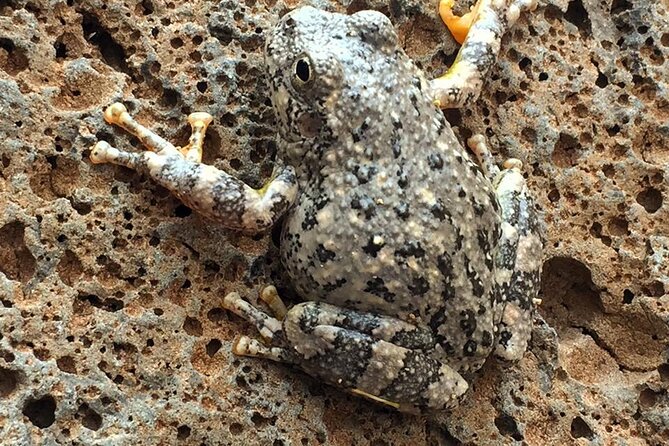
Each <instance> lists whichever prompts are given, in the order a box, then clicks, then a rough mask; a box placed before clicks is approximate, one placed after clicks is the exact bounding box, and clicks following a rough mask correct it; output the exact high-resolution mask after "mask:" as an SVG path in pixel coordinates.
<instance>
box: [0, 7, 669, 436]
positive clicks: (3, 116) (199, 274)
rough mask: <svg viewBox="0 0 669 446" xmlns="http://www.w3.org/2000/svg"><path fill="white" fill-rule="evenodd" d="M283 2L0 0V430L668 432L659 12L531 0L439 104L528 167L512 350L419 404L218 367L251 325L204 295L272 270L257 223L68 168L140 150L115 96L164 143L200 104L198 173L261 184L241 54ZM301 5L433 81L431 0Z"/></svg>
mask: <svg viewBox="0 0 669 446" xmlns="http://www.w3.org/2000/svg"><path fill="white" fill-rule="evenodd" d="M299 3H300V2H299V1H297V0H264V1H254V0H246V1H241V2H237V1H229V0H224V1H220V2H216V1H198V0H196V1H190V2H179V1H176V0H175V1H171V2H170V1H164V0H142V1H135V0H125V1H123V0H112V1H108V2H107V1H103V0H87V1H76V0H67V1H59V0H50V1H48V0H30V1H26V0H0V443H1V444H3V445H31V444H35V445H37V444H40V445H41V444H46V445H51V444H82V445H92V444H100V445H125V444H128V445H130V444H133V445H134V444H161V445H170V444H192V445H224V444H249V445H253V444H259V445H276V446H278V445H319V444H332V445H349V444H361V445H365V444H368V445H375V446H380V445H391V444H392V445H402V444H411V445H422V444H430V445H452V444H466V445H475V444H481V445H485V444H524V445H564V444H580V445H585V444H593V445H609V444H616V445H661V444H667V443H668V442H669V407H668V406H669V396H668V393H667V392H668V388H669V358H668V353H667V345H668V344H669V343H668V337H669V328H668V327H669V324H668V322H669V277H668V268H669V267H668V266H667V265H668V263H667V262H668V261H669V223H668V221H669V195H668V191H667V190H668V184H669V93H668V78H667V77H668V75H667V73H668V72H669V71H668V70H669V61H668V59H669V11H668V9H669V6H668V4H667V1H666V0H662V1H648V0H571V1H569V0H542V1H541V2H540V6H539V8H538V10H537V11H536V12H535V13H534V14H532V15H531V16H528V15H525V16H523V17H522V19H521V20H520V21H519V22H518V24H517V25H516V26H515V28H514V29H513V31H512V32H511V33H510V34H509V35H507V36H506V37H505V39H504V41H503V50H502V54H501V57H500V62H499V66H498V67H497V68H495V69H494V71H493V73H492V76H491V78H490V79H489V80H488V82H487V85H486V88H485V92H484V94H483V96H482V97H481V99H480V100H479V101H478V102H477V103H476V104H472V105H471V106H470V107H469V108H468V109H466V110H459V111H450V112H448V113H447V117H448V118H449V120H450V122H451V123H452V124H453V125H454V126H455V127H456V132H457V133H458V134H459V135H460V137H461V138H463V139H464V138H465V137H467V136H468V135H470V134H471V133H472V132H483V133H485V134H486V135H487V136H488V138H489V140H490V143H491V144H492V146H494V147H495V151H496V152H497V153H498V155H499V157H500V159H501V158H504V157H507V156H515V157H518V158H521V159H522V160H524V162H525V165H526V171H527V176H528V179H529V184H530V187H531V189H532V190H533V191H534V193H535V196H536V197H537V202H538V206H539V207H540V208H541V210H542V211H543V213H544V215H545V221H546V224H547V231H546V232H547V249H546V259H545V264H544V273H543V290H542V296H541V297H542V298H543V299H544V304H543V305H542V306H541V308H540V310H539V313H540V315H541V317H542V318H541V319H539V318H538V320H537V323H536V328H535V331H534V337H533V341H532V345H531V350H530V351H529V352H528V353H527V354H526V355H525V357H524V359H523V360H522V361H521V362H520V363H519V364H518V365H516V366H513V367H506V368H505V367H503V366H502V365H500V364H497V363H494V362H492V363H490V364H487V365H486V366H485V367H484V369H483V370H482V371H481V373H480V374H479V378H478V379H477V380H476V382H475V383H474V386H473V390H472V391H471V394H470V396H469V398H468V400H467V402H466V403H465V404H464V405H463V406H462V407H460V408H459V409H458V410H456V411H454V412H453V413H452V414H450V416H440V417H433V418H421V417H414V416H405V415H401V414H397V413H394V412H392V411H390V410H388V409H385V408H382V407H377V406H375V405H373V404H371V403H369V402H366V401H362V400H359V399H356V398H353V397H351V396H348V395H347V394H344V393H342V392H340V391H337V390H335V389H333V388H330V387H327V386H324V385H322V384H321V383H319V382H317V381H316V380H314V379H312V378H310V377H308V376H306V375H304V374H303V373H301V372H299V371H296V370H293V369H291V368H290V367H287V366H283V365H278V364H274V363H269V362H265V361H259V360H253V359H247V358H236V357H234V356H233V355H232V354H231V353H230V345H231V341H232V339H233V338H234V336H235V334H236V333H248V334H255V331H254V329H253V328H252V327H250V326H249V325H248V324H246V323H244V322H242V321H240V320H239V319H237V318H235V317H231V316H230V315H228V314H227V313H226V312H225V311H224V310H223V309H222V308H221V301H222V298H223V296H224V295H225V294H226V293H227V292H229V291H231V290H238V291H240V292H242V293H243V294H244V295H246V296H249V297H250V298H251V299H254V298H255V296H256V293H257V290H258V289H259V288H260V287H261V286H262V285H263V284H265V283H267V282H270V281H275V280H279V282H280V278H281V272H280V269H278V266H277V264H276V262H275V256H276V246H275V239H276V237H272V236H271V235H269V236H267V237H255V238H248V237H244V236H241V235H238V234H234V233H231V232H228V231H225V230H223V229H221V228H218V227H216V226H215V225H212V224H209V223H207V222H205V221H203V220H201V219H200V218H198V217H197V216H196V215H194V214H191V212H190V210H189V209H188V208H186V207H185V206H183V205H181V204H180V203H179V202H178V201H177V200H176V199H175V198H174V197H172V196H171V195H169V194H168V193H167V192H166V191H165V190H164V189H162V188H160V187H158V186H156V185H155V184H154V183H152V182H151V181H150V180H148V179H147V178H145V177H142V176H139V175H136V174H134V173H133V172H130V171H128V170H126V169H123V168H119V167H114V166H94V165H92V164H91V163H90V161H89V160H88V155H89V153H90V146H91V145H92V144H93V143H94V142H95V141H96V140H98V139H102V138H104V139H106V140H108V141H110V142H111V143H113V144H115V145H118V146H125V147H127V146H128V145H129V144H135V145H137V141H135V140H132V139H131V138H128V137H127V136H126V135H125V134H124V133H122V132H120V131H119V130H117V129H114V128H111V127H110V126H108V125H106V124H105V123H104V122H103V120H102V110H103V108H104V107H105V106H106V105H108V104H109V103H111V102H114V101H118V100H123V101H124V102H125V103H127V104H128V105H129V108H130V109H131V111H132V112H133V113H135V114H136V116H137V117H138V118H139V120H140V121H141V122H144V123H146V124H147V125H149V126H150V127H152V128H154V129H156V130H157V131H158V132H159V133H161V134H162V135H163V136H165V137H167V138H168V139H170V140H172V141H177V142H185V140H186V138H187V136H188V134H189V129H188V126H187V124H186V121H185V117H186V115H187V114H188V113H189V112H191V111H195V110H204V111H208V112H210V113H211V114H213V115H214V117H215V123H214V124H213V126H212V127H211V128H210V130H209V132H208V139H207V142H206V144H205V155H204V156H205V161H206V162H208V163H212V164H215V165H217V166H218V167H221V168H225V169H227V170H229V171H230V172H232V173H234V174H236V175H238V176H239V177H241V178H242V179H244V180H246V181H247V182H249V183H251V184H254V185H260V184H261V183H262V180H263V179H265V178H266V177H267V175H268V174H269V173H270V172H271V167H272V160H273V157H274V156H275V151H276V145H275V141H274V131H273V116H272V113H271V110H270V108H269V107H268V98H267V95H266V84H265V79H264V78H263V69H262V57H261V51H262V46H263V42H264V37H265V35H266V34H267V32H268V29H269V28H270V26H271V23H272V21H273V20H275V19H276V18H277V17H278V16H280V15H281V14H282V13H283V12H285V11H286V10H288V9H291V8H293V7H295V6H297V5H298V4H299ZM313 3H314V4H317V5H319V6H322V7H328V8H331V9H337V10H341V11H348V12H354V11H356V10H360V9H364V8H375V9H380V10H381V11H383V12H385V13H387V14H388V15H389V16H390V17H391V18H392V20H393V22H394V23H395V24H396V26H397V30H398V32H399V34H400V36H401V42H402V44H403V45H404V47H405V48H406V50H407V51H408V52H409V54H410V55H411V56H412V57H414V58H415V60H417V62H418V63H419V64H420V65H421V66H422V67H423V68H424V69H426V70H427V71H428V72H430V73H432V74H435V75H436V74H440V73H442V72H443V71H444V70H445V69H446V67H447V66H448V64H449V63H450V62H451V61H452V60H453V58H454V55H455V52H456V50H457V47H456V45H455V43H454V42H453V40H452V39H451V37H450V36H449V34H448V32H447V31H446V30H445V29H444V28H443V27H442V25H441V23H440V21H439V20H438V18H437V16H436V3H437V0H391V1H390V2H383V1H379V0H354V1H344V0H342V1H340V2H337V3H335V2H330V1H327V0H321V1H317V2H313ZM460 6H461V8H462V9H464V8H465V7H466V4H465V5H460ZM544 321H545V322H544Z"/></svg>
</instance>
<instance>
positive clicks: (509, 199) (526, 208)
mask: <svg viewBox="0 0 669 446" xmlns="http://www.w3.org/2000/svg"><path fill="white" fill-rule="evenodd" d="M467 143H468V145H469V147H470V148H471V149H472V151H473V152H474V154H475V155H476V156H477V158H478V160H479V164H480V165H481V167H482V168H483V171H484V172H485V174H486V175H487V176H488V177H489V178H490V180H491V182H492V183H493V186H494V188H495V193H496V195H497V201H498V202H499V204H500V207H501V212H502V233H501V236H500V239H499V245H498V251H497V256H496V258H495V267H496V270H497V281H498V285H499V286H500V291H501V292H500V296H501V302H498V305H497V310H496V312H497V313H496V314H499V316H498V319H499V321H498V325H497V327H498V331H497V339H498V343H497V347H496V349H495V354H496V355H497V356H499V357H501V358H502V359H505V360H509V361H514V360H518V359H520V358H522V356H523V353H524V352H525V349H526V348H527V344H528V342H529V340H530V335H531V332H532V318H533V313H534V306H535V304H538V303H540V300H539V299H537V295H538V293H539V280H540V276H541V264H542V263H541V262H542V248H543V244H542V241H541V229H540V225H539V219H538V217H537V211H536V210H535V209H534V201H533V200H532V197H531V196H530V193H529V189H528V188H527V184H526V183H525V178H523V174H522V172H521V168H522V163H521V162H520V160H517V159H509V160H507V161H506V162H505V163H504V166H503V169H501V170H500V169H499V168H498V167H497V166H496V165H495V163H494V160H493V157H492V154H491V153H490V151H489V150H488V148H487V146H486V144H485V139H484V137H483V136H482V135H475V136H472V137H471V138H470V139H469V140H468V141H467Z"/></svg>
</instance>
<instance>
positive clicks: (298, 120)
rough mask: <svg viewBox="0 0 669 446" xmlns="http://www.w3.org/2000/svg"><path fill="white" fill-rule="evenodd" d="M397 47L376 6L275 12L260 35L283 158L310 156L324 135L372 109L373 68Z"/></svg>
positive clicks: (346, 129)
mask: <svg viewBox="0 0 669 446" xmlns="http://www.w3.org/2000/svg"><path fill="white" fill-rule="evenodd" d="M396 47H397V35H396V34H395V30H394V28H393V26H392V24H391V23H390V20H388V18H387V17H386V16H384V15H383V14H381V13H379V12H374V11H361V12H358V13H356V14H353V15H350V16H347V15H343V14H336V13H330V12H325V11H321V10H318V9H315V8H312V7H303V8H299V9H296V10H294V11H292V12H290V13H288V14H286V15H285V16H283V17H282V18H281V20H280V21H279V23H278V24H277V25H276V27H275V28H274V30H273V31H272V33H271V35H270V36H269V38H268V40H267V44H266V46H265V62H266V65H267V72H268V75H269V83H270V86H271V90H272V91H271V98H272V104H273V106H274V110H275V113H276V116H277V120H278V124H279V130H280V135H281V137H282V138H283V139H284V140H285V142H287V147H286V149H287V152H288V153H285V154H283V156H284V157H287V158H288V160H287V161H289V162H290V163H292V164H299V163H300V162H301V161H305V155H307V154H310V155H312V156H313V157H316V158H317V157H318V156H320V154H319V153H318V152H319V150H322V148H323V146H327V143H328V141H329V140H330V141H331V140H332V139H333V138H334V137H336V135H341V134H349V135H350V133H351V131H352V130H353V129H355V128H357V127H359V126H360V125H361V124H362V121H363V120H364V119H365V117H368V116H370V115H371V116H373V115H374V114H375V113H378V112H379V111H378V110H372V109H370V106H372V108H374V107H373V105H374V103H375V102H378V100H377V101H375V100H374V99H373V98H374V97H376V96H378V92H379V91H380V90H379V89H382V88H384V85H383V83H384V80H385V79H384V76H383V73H380V71H381V70H383V68H384V67H385V66H384V64H387V63H388V59H389V56H392V55H393V54H394V53H395V51H396ZM386 68H387V67H386ZM312 149H313V150H312ZM314 152H315V153H314ZM309 158H311V156H310V157H309Z"/></svg>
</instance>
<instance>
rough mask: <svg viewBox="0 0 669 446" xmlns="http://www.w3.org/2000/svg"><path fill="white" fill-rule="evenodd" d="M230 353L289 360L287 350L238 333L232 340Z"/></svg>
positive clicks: (279, 360) (274, 359) (281, 360)
mask: <svg viewBox="0 0 669 446" xmlns="http://www.w3.org/2000/svg"><path fill="white" fill-rule="evenodd" d="M232 353H234V354H235V355H237V356H250V357H252V358H262V359H270V360H272V361H276V362H290V360H289V355H288V352H287V351H286V349H285V348H281V347H268V346H267V345H265V344H263V343H261V342H260V341H258V340H257V339H253V338H250V337H248V336H244V335H240V336H237V337H236V338H235V340H234V341H233V342H232Z"/></svg>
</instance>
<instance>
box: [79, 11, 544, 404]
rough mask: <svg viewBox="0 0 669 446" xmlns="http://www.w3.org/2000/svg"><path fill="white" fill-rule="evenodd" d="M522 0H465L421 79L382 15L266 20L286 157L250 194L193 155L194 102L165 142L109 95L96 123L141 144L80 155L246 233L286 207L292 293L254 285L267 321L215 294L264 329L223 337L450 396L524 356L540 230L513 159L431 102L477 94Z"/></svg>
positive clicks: (418, 393) (412, 390) (352, 384)
mask: <svg viewBox="0 0 669 446" xmlns="http://www.w3.org/2000/svg"><path fill="white" fill-rule="evenodd" d="M442 3H446V4H447V5H446V8H447V9H448V10H449V11H450V8H448V7H449V6H450V3H451V0H444V1H442ZM535 4H536V0H515V1H510V0H480V2H479V4H478V5H477V9H476V10H475V14H473V16H474V19H473V22H472V24H471V30H470V31H469V33H468V35H467V38H466V40H465V41H464V44H463V47H462V48H461V50H460V53H459V55H458V59H457V60H456V63H455V64H454V65H453V67H452V68H451V69H450V70H449V72H447V73H446V75H444V76H443V77H441V78H439V79H435V80H433V81H431V82H430V81H428V80H426V78H425V76H424V74H423V73H422V72H421V70H419V69H418V68H417V67H416V66H415V65H414V63H413V62H412V61H411V60H410V59H409V58H408V57H407V56H406V54H405V53H404V51H403V50H402V49H401V48H399V47H398V42H397V35H396V34H395V30H394V28H393V26H392V24H391V23H390V21H389V20H388V18H386V17H385V16H384V15H383V14H381V13H378V12H374V11H362V12H358V13H356V14H353V15H350V16H346V15H341V14H335V13H330V12H324V11H320V10H317V9H314V8H311V7H303V8H299V9H296V10H294V11H292V12H290V13H288V14H286V15H285V16H283V17H282V18H281V20H280V21H279V23H278V24H277V25H276V27H275V28H274V30H273V31H272V32H271V35H270V36H269V38H268V41H267V44H266V52H265V55H266V59H265V60H266V65H267V74H268V79H269V82H270V85H271V95H272V104H273V106H274V110H275V112H276V116H277V120H278V125H279V129H278V130H279V134H280V140H281V145H280V150H281V156H282V158H283V161H284V162H285V163H286V165H288V166H292V167H277V168H276V170H275V175H274V176H273V178H272V180H271V181H270V182H269V183H268V184H267V186H265V187H264V188H262V189H260V190H255V189H252V188H250V187H249V186H247V185H246V184H244V183H242V182H241V181H239V180H238V179H236V178H234V177H232V176H230V175H228V174H226V173H225V172H223V171H221V170H218V169H216V168H214V167H212V166H208V165H205V164H201V163H200V161H201V158H202V142H203V139H204V134H205V131H206V127H207V125H208V124H209V123H210V122H211V119H212V118H211V116H209V115H208V114H206V113H194V114H192V115H190V116H189V122H190V123H191V125H192V127H193V134H192V136H191V138H190V141H189V144H188V145H187V146H185V147H183V148H178V147H175V146H173V145H171V144H170V143H168V142H167V141H165V140H164V139H162V138H160V137H159V136H157V135H156V134H155V133H153V132H151V131H150V130H148V129H146V128H145V127H142V126H141V125H139V124H138V123H137V122H136V121H134V120H133V119H132V118H131V117H130V115H129V114H128V113H127V111H126V109H125V107H124V106H123V105H121V104H118V103H117V104H114V105H112V106H110V107H109V108H108V109H107V110H106V111H105V119H106V120H107V121H108V122H110V123H113V124H116V125H119V126H121V127H122V128H124V129H125V130H127V131H129V132H130V133H133V134H135V135H137V137H138V138H139V139H140V141H141V142H142V143H143V144H144V145H145V146H146V147H148V148H149V149H150V151H147V152H143V153H139V154H138V153H132V152H126V151H122V150H119V149H116V148H113V147H111V146H110V145H109V144H107V143H106V142H104V141H100V142H99V143H98V144H97V145H96V146H95V147H94V149H93V151H92V153H91V159H92V160H93V162H95V163H103V162H111V163H115V164H120V165H124V166H127V167H130V168H132V169H136V170H140V171H143V172H146V173H148V174H149V175H150V176H151V177H153V178H154V179H155V180H156V181H157V182H159V183H160V184H162V185H163V186H165V187H167V188H168V189H170V190H171V191H173V192H174V193H175V194H176V195H177V196H178V197H179V198H180V199H181V200H182V201H183V202H184V203H186V204H187V205H188V206H190V207H192V208H193V209H195V210H197V211H198V212H200V213H201V214H202V215H204V216H205V217H208V218H211V219H213V220H215V221H217V222H219V223H220V224H221V225H224V226H226V227H229V228H233V229H237V230H242V231H244V232H251V233H253V232H261V231H265V230H267V229H268V228H270V227H271V226H272V224H274V223H275V222H276V221H277V220H278V219H279V217H281V216H282V215H285V220H284V226H283V231H282V234H281V246H280V249H281V257H282V262H283V265H284V267H285V269H286V270H287V272H288V275H289V277H290V279H291V283H292V285H293V286H294V287H295V289H296V291H297V292H298V293H299V295H301V296H302V297H303V298H304V300H305V302H303V303H300V304H298V305H295V306H293V307H292V308H290V309H289V310H286V308H285V306H284V305H283V303H282V302H281V299H280V298H279V297H278V295H277V293H276V289H275V288H274V287H267V288H265V290H264V291H263V292H262V293H261V298H262V299H263V300H264V301H265V302H266V303H267V304H268V306H269V308H270V309H271V310H272V311H273V312H274V313H275V317H271V316H269V315H268V314H266V313H265V312H263V311H261V310H259V309H257V308H256V307H254V306H252V305H251V304H250V303H248V302H247V301H245V300H243V299H242V298H241V297H240V295H239V294H238V293H230V294H229V295H227V296H226V297H225V299H224V306H225V307H226V308H227V309H229V310H230V311H233V312H234V313H236V314H238V315H239V316H241V317H242V318H244V319H246V320H248V321H249V322H251V323H252V324H254V325H255V326H256V328H257V329H258V331H259V333H260V335H261V337H262V338H263V340H264V343H261V342H259V341H258V340H255V339H252V338H250V337H247V336H240V337H238V339H237V341H236V342H235V345H234V349H233V350H234V352H235V353H236V354H239V355H247V356H257V357H262V358H268V359H273V360H276V361H281V362H286V363H290V364H294V365H296V366H297V367H299V368H301V369H302V370H304V371H306V372H307V373H309V374H311V375H313V376H315V377H317V378H319V379H321V380H324V381H326V382H329V383H331V384H333V385H335V386H338V387H341V388H345V389H347V390H349V391H351V392H354V393H356V394H359V395H363V396H365V397H368V398H371V399H373V400H376V401H379V402H382V403H384V404H387V405H389V406H392V407H395V408H397V409H399V410H402V411H407V412H418V411H425V410H443V409H448V408H452V407H454V406H455V405H457V404H458V402H459V401H460V400H461V398H462V397H463V395H464V394H465V392H466V391H467V388H468V384H467V382H466V381H465V379H464V378H463V375H464V376H469V375H470V373H471V372H473V371H475V370H477V369H479V368H480V367H481V366H482V365H483V363H484V362H485V360H486V359H487V358H488V357H489V356H490V355H491V354H493V355H495V356H497V357H500V358H503V359H505V360H517V359H520V358H521V357H522V356H523V353H524V351H525V349H526V347H527V343H528V340H529V337H530V333H531V327H532V319H533V308H534V305H535V303H536V296H537V292H538V287H539V274H540V268H541V250H542V243H541V238H540V236H539V229H538V227H539V222H538V220H537V216H536V213H535V210H534V205H533V203H532V200H531V198H530V197H529V194H528V190H527V187H526V185H525V181H524V179H523V176H522V174H521V171H520V167H521V163H520V161H518V160H508V161H507V162H506V163H505V166H504V168H503V169H502V170H500V169H499V168H497V167H496V165H495V164H494V162H493V160H492V156H491V154H490V152H489V151H488V150H487V148H486V146H485V144H484V141H483V138H482V137H481V136H476V137H473V138H472V139H470V141H469V146H470V147H471V149H472V150H473V151H474V153H475V154H476V155H477V157H478V159H479V163H480V165H481V167H479V165H477V164H476V163H475V162H474V161H472V159H471V158H470V156H469V155H468V154H467V151H466V150H465V149H464V148H463V147H462V146H461V145H460V143H459V142H458V141H457V139H456V137H455V135H454V134H453V131H452V130H451V127H450V125H449V124H448V122H447V121H446V120H445V118H444V115H443V113H442V112H441V111H440V110H439V106H441V107H455V106H462V105H464V104H465V103H467V102H470V101H473V100H475V99H476V97H477V96H478V93H479V90H480V86H481V84H482V82H483V78H484V76H485V75H486V73H487V71H488V69H489V68H490V66H491V65H492V64H493V63H494V60H495V55H496V54H497V52H498V50H499V44H500V39H501V36H502V35H503V33H504V32H505V30H506V29H507V27H508V26H510V24H511V23H513V21H515V19H516V18H517V17H518V14H519V12H520V11H521V10H523V9H533V7H534V6H535ZM443 7H444V5H443V4H442V13H443V9H444V8H443Z"/></svg>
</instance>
